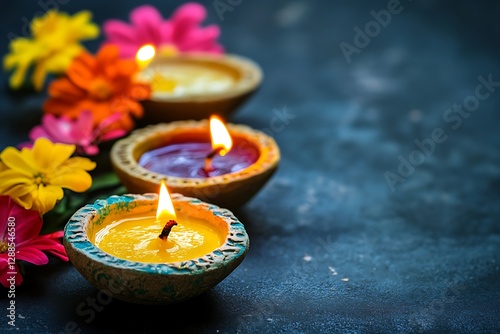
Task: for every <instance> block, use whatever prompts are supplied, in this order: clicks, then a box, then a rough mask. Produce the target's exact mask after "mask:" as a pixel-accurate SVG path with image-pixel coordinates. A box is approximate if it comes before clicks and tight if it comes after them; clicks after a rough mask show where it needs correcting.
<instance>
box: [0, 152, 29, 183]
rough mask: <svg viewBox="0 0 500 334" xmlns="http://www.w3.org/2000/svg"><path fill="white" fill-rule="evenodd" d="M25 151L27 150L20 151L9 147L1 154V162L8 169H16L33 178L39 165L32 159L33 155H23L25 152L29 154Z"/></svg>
mask: <svg viewBox="0 0 500 334" xmlns="http://www.w3.org/2000/svg"><path fill="white" fill-rule="evenodd" d="M25 150H27V149H23V150H22V151H19V150H17V149H16V148H14V147H12V146H9V147H7V148H6V149H4V150H3V151H2V153H0V160H2V162H3V163H4V164H5V166H7V167H8V168H11V169H15V170H17V171H19V172H20V173H23V174H24V175H26V176H33V174H35V173H36V172H37V165H36V163H35V161H34V160H33V159H32V158H31V154H23V152H27V151H25ZM28 151H29V150H28Z"/></svg>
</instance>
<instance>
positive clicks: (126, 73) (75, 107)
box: [43, 45, 151, 131]
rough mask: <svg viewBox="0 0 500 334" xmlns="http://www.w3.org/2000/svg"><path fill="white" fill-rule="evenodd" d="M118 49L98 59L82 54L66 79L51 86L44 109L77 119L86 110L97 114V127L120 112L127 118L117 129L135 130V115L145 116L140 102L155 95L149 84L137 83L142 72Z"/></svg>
mask: <svg viewBox="0 0 500 334" xmlns="http://www.w3.org/2000/svg"><path fill="white" fill-rule="evenodd" d="M118 54H119V50H118V47H117V46H115V45H106V46H103V47H102V48H101V49H100V50H99V52H98V53H97V55H96V56H95V57H94V56H92V55H91V54H89V53H87V52H83V53H81V54H80V55H79V56H78V57H76V58H75V59H74V61H73V62H72V63H71V65H70V67H69V69H68V71H67V72H66V76H65V77H63V78H61V79H58V80H55V81H53V82H52V83H51V84H50V86H49V90H48V93H49V99H48V100H47V101H46V102H45V104H44V106H43V109H44V111H45V112H46V113H50V114H54V115H57V116H62V115H64V116H66V117H69V118H72V119H75V118H77V117H78V116H79V115H80V113H81V112H82V111H84V110H89V111H90V112H91V113H92V114H93V119H94V123H95V125H98V124H99V123H100V122H101V121H102V120H104V119H106V118H107V117H109V116H111V115H112V114H113V113H116V112H119V113H121V114H122V115H123V116H122V118H121V119H120V122H119V123H118V124H117V128H121V129H124V130H127V131H128V130H131V129H132V128H133V126H134V120H133V118H132V115H133V116H135V117H137V118H139V117H141V116H142V111H143V110H142V106H141V104H140V103H139V102H138V101H140V100H143V99H146V98H148V97H149V96H150V94H151V89H150V87H149V85H148V84H145V83H137V82H134V80H133V77H134V75H135V74H136V73H137V71H138V67H137V64H136V62H135V61H134V60H122V59H119V58H118Z"/></svg>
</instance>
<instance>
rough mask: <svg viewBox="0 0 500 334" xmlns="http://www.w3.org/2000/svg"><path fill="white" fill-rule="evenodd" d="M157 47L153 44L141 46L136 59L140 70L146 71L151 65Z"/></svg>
mask: <svg viewBox="0 0 500 334" xmlns="http://www.w3.org/2000/svg"><path fill="white" fill-rule="evenodd" d="M155 53H156V50H155V47H154V46H153V45H151V44H146V45H143V46H141V48H140V49H139V50H138V51H137V53H136V55H135V59H136V61H137V64H138V65H139V68H140V69H144V68H145V67H147V66H148V65H149V63H150V62H151V61H152V60H153V57H154V56H155Z"/></svg>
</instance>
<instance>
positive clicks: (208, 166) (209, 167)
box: [204, 147, 223, 173]
mask: <svg viewBox="0 0 500 334" xmlns="http://www.w3.org/2000/svg"><path fill="white" fill-rule="evenodd" d="M222 150H223V148H222V147H216V148H214V149H213V150H212V152H210V153H208V154H207V156H206V157H205V168H204V170H205V172H206V173H208V172H211V171H212V170H213V167H212V159H213V158H214V157H215V156H216V155H217V154H220V152H221V151H222Z"/></svg>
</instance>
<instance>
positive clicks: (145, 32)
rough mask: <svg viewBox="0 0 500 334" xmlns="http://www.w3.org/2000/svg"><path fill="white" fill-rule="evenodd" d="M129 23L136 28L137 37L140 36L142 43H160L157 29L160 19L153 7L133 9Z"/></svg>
mask: <svg viewBox="0 0 500 334" xmlns="http://www.w3.org/2000/svg"><path fill="white" fill-rule="evenodd" d="M130 21H131V22H132V23H133V25H134V26H135V28H136V31H137V36H141V38H142V41H141V42H142V43H144V44H148V43H153V44H155V45H159V44H160V43H161V34H160V30H159V29H158V28H159V26H160V24H161V22H162V17H161V14H160V12H158V10H157V9H156V8H155V7H153V6H150V5H144V6H140V7H138V8H136V9H134V10H133V11H132V12H131V13H130ZM144 44H143V45H144Z"/></svg>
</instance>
